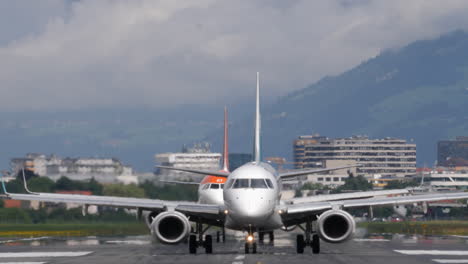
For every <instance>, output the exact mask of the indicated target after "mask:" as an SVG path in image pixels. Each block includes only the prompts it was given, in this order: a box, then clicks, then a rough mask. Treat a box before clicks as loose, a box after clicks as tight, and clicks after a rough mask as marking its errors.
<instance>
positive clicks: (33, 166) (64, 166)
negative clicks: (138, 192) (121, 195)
mask: <svg viewBox="0 0 468 264" xmlns="http://www.w3.org/2000/svg"><path fill="white" fill-rule="evenodd" d="M10 165H11V170H12V171H13V173H14V174H17V173H18V172H19V171H20V170H21V169H22V168H24V169H26V170H30V171H32V172H34V173H35V174H37V175H39V176H42V177H48V178H50V179H52V180H54V181H56V180H58V179H59V178H60V177H62V176H65V177H68V178H70V179H72V180H89V179H91V178H94V179H95V180H96V181H98V182H100V183H118V182H122V183H126V184H127V183H138V181H137V177H136V176H134V175H133V170H132V168H131V167H129V166H125V165H123V164H122V162H120V161H119V160H117V159H115V158H64V159H62V158H60V157H57V156H55V155H51V156H46V155H44V154H37V153H30V154H27V155H26V157H24V158H13V159H11V162H10Z"/></svg>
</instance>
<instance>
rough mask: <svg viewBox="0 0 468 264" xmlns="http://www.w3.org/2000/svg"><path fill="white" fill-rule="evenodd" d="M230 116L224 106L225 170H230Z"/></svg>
mask: <svg viewBox="0 0 468 264" xmlns="http://www.w3.org/2000/svg"><path fill="white" fill-rule="evenodd" d="M228 144H229V143H228V118H227V108H226V107H224V149H223V171H229V145H228Z"/></svg>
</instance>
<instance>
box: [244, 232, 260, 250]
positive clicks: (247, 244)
mask: <svg viewBox="0 0 468 264" xmlns="http://www.w3.org/2000/svg"><path fill="white" fill-rule="evenodd" d="M245 240H246V241H245V245H244V248H245V254H249V253H250V248H252V253H253V254H257V242H255V240H254V235H253V233H251V232H249V234H248V235H247V238H246V239H245Z"/></svg>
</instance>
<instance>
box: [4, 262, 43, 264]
mask: <svg viewBox="0 0 468 264" xmlns="http://www.w3.org/2000/svg"><path fill="white" fill-rule="evenodd" d="M45 263H47V262H0V264H45Z"/></svg>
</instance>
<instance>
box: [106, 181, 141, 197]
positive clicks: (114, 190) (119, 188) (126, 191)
mask: <svg viewBox="0 0 468 264" xmlns="http://www.w3.org/2000/svg"><path fill="white" fill-rule="evenodd" d="M103 194H104V195H106V196H120V197H137V198H144V197H145V190H144V189H143V188H140V187H138V186H136V185H135V184H129V185H123V184H107V185H105V186H104V189H103Z"/></svg>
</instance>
